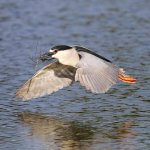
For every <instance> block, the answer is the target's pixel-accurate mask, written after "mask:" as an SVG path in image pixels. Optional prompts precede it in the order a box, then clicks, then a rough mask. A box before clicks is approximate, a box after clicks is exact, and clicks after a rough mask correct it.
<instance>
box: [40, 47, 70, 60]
mask: <svg viewBox="0 0 150 150" xmlns="http://www.w3.org/2000/svg"><path fill="white" fill-rule="evenodd" d="M72 50H73V47H71V46H68V45H57V46H54V47H52V48H51V49H50V50H49V51H48V52H47V53H45V54H43V55H41V56H40V60H42V61H46V60H51V59H52V58H56V59H58V60H61V59H67V58H69V56H70V55H71V53H72Z"/></svg>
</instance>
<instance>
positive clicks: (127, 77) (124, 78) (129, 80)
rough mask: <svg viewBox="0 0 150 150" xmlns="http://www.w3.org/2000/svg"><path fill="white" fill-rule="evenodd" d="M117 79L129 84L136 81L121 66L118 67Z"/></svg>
mask: <svg viewBox="0 0 150 150" xmlns="http://www.w3.org/2000/svg"><path fill="white" fill-rule="evenodd" d="M118 79H119V80H120V81H122V82H126V83H130V84H134V83H136V81H137V80H136V79H135V78H134V77H132V76H130V75H126V74H125V73H124V71H123V69H122V68H121V69H120V73H119V77H118Z"/></svg>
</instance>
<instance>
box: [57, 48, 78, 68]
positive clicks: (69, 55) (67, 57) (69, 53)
mask: <svg viewBox="0 0 150 150" xmlns="http://www.w3.org/2000/svg"><path fill="white" fill-rule="evenodd" d="M58 60H59V62H60V63H61V64H64V65H69V66H73V67H75V66H76V65H77V63H78V62H79V55H78V52H77V51H76V50H75V49H74V48H73V49H71V50H65V51H64V52H63V54H62V57H59V59H58Z"/></svg>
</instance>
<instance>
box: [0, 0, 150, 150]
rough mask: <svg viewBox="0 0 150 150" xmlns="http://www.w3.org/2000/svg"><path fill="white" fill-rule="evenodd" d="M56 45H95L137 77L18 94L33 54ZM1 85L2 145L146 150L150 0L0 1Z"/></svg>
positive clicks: (16, 149)
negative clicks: (88, 87) (93, 88)
mask: <svg viewBox="0 0 150 150" xmlns="http://www.w3.org/2000/svg"><path fill="white" fill-rule="evenodd" d="M56 44H70V45H71V44H73V45H76V44H77V45H82V46H85V47H88V48H91V49H93V50H94V51H95V52H97V53H99V54H101V55H103V56H106V57H107V58H109V59H111V60H112V61H113V62H114V63H115V64H116V65H119V66H120V67H124V68H125V70H126V71H127V72H128V73H129V74H132V75H133V76H135V77H136V78H137V79H138V83H137V84H136V85H128V84H123V83H118V84H117V85H115V86H114V87H113V88H111V89H110V90H109V92H107V93H106V94H92V93H89V92H86V91H85V90H84V89H83V88H81V87H80V86H79V85H78V84H75V85H73V86H72V87H69V88H65V89H63V90H61V91H59V92H57V93H55V94H52V95H51V96H46V97H43V98H38V99H34V100H32V101H29V102H22V101H17V100H16V99H15V92H16V90H17V88H18V87H19V86H20V85H22V84H23V83H24V82H25V80H27V79H28V78H29V77H31V75H32V74H33V73H34V72H35V70H36V69H35V68H34V66H33V62H32V61H31V60H30V57H31V56H33V57H35V55H36V54H37V53H38V54H39V53H40V51H43V50H45V51H46V50H48V49H49V48H50V47H51V46H53V45H56ZM0 85H1V86H0V95H1V96H0V149H2V150H31V149H32V150H59V149H61V150H149V149H150V1H149V0H142V1H140V0H132V1H131V0H122V1H120V0H113V1H112V0H107V1H106V0H76V1H70V0H63V1H59V0H30V1H26V0H0Z"/></svg>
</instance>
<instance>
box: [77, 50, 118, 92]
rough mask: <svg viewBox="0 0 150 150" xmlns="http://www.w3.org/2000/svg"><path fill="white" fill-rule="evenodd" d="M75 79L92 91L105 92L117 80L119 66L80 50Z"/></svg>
mask: <svg viewBox="0 0 150 150" xmlns="http://www.w3.org/2000/svg"><path fill="white" fill-rule="evenodd" d="M79 54H80V55H81V59H80V61H79V63H78V64H77V68H78V69H77V71H76V75H75V81H79V82H80V84H81V85H82V86H85V88H86V89H87V90H90V91H92V92H93V93H105V92H106V91H107V90H108V89H109V88H110V87H111V86H112V85H113V84H115V83H116V82H117V80H118V74H119V68H118V67H116V66H115V65H113V64H112V63H111V62H108V61H105V60H104V59H100V58H98V57H96V56H94V55H92V54H90V53H86V52H82V51H80V52H79Z"/></svg>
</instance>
